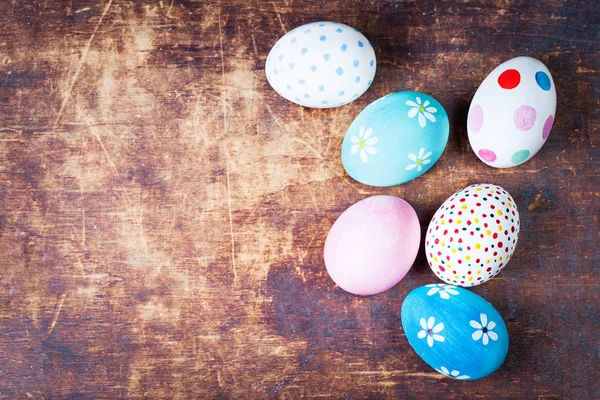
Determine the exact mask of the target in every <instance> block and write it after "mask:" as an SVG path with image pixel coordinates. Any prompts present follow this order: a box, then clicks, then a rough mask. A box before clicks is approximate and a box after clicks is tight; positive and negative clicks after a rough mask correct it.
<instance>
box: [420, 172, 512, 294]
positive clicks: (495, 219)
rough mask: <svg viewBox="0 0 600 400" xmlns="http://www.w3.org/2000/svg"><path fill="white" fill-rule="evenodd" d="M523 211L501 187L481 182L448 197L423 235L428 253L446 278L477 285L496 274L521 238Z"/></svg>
mask: <svg viewBox="0 0 600 400" xmlns="http://www.w3.org/2000/svg"><path fill="white" fill-rule="evenodd" d="M519 226H520V221H519V211H518V210H517V205H516V204H515V201H514V200H513V198H512V197H511V195H510V194H509V193H508V192H507V191H506V190H504V189H502V188H501V187H500V186H496V185H491V184H485V183H480V184H476V185H471V186H467V187H466V188H464V189H462V190H460V191H458V192H456V193H454V194H453V195H452V196H450V197H449V198H448V199H447V200H446V201H445V202H444V203H443V204H442V205H441V206H440V208H439V209H438V210H437V212H436V213H435V215H434V216H433V218H432V219H431V222H430V223H429V227H428V228H427V234H426V236H425V254H426V255H427V261H428V262H429V266H430V267H431V269H432V270H433V272H434V273H435V274H436V275H437V276H438V278H440V279H441V280H443V281H444V282H447V283H450V284H453V285H459V286H476V285H479V284H481V283H483V282H487V281H488V280H490V279H491V278H492V277H494V276H495V275H497V274H498V273H499V272H500V271H501V270H502V268H504V266H506V263H508V261H509V260H510V258H511V257H512V255H513V253H514V251H515V247H516V245H517V240H518V238H519Z"/></svg>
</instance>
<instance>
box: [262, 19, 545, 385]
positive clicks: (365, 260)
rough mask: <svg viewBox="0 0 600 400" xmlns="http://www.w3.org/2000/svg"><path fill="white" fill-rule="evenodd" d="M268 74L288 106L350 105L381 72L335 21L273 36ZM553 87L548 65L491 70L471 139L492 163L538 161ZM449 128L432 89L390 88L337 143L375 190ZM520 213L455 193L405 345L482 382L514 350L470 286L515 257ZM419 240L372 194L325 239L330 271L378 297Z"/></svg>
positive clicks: (481, 195)
mask: <svg viewBox="0 0 600 400" xmlns="http://www.w3.org/2000/svg"><path fill="white" fill-rule="evenodd" d="M265 71H266V74H267V79H268V81H269V83H270V84H271V86H272V87H273V89H275V90H276V91H277V92H278V93H279V94H280V95H282V96H283V97H284V98H286V99H287V100H289V101H291V102H294V103H296V104H299V105H302V106H305V107H313V108H330V107H337V106H341V105H344V104H348V103H350V102H352V101H353V100H355V99H356V98H358V97H359V96H360V95H362V94H363V93H364V92H365V91H366V90H367V89H368V88H369V86H370V85H371V82H372V81H373V79H374V77H375V71H376V58H375V52H374V50H373V47H372V45H371V43H370V42H369V40H368V39H367V38H366V37H365V36H364V35H362V34H361V33H360V32H358V31H357V30H356V29H354V28H352V27H349V26H347V25H344V24H340V23H335V22H314V23H309V24H306V25H303V26H300V27H298V28H296V29H294V30H292V31H290V32H288V33H287V34H286V35H285V36H283V37H282V38H281V39H279V40H278V41H277V43H276V44H275V45H274V46H273V48H272V49H271V51H270V53H269V55H268V57H267V61H266V65H265ZM555 111H556V90H555V87H554V82H553V80H552V76H551V74H550V71H549V70H548V69H547V68H546V67H545V66H544V64H542V63H541V62H540V61H538V60H536V59H533V58H530V57H517V58H513V59H511V60H509V61H506V62H504V63H503V64H501V65H499V66H498V67H497V68H495V69H494V70H493V71H492V72H491V73H490V74H489V75H488V76H487V77H486V78H485V79H484V80H483V82H482V83H481V85H480V86H479V89H478V90H477V92H476V93H475V95H474V97H473V100H472V102H471V106H470V108H469V114H468V117H467V132H468V136H469V142H470V144H471V147H472V149H473V151H474V152H475V154H476V155H477V157H479V159H480V160H481V161H483V162H484V163H486V164H487V165H489V166H492V167H496V168H508V167H513V166H516V165H519V164H521V163H523V162H525V161H527V160H529V159H530V158H531V157H533V156H534V155H535V154H536V153H537V152H538V151H539V150H540V148H541V147H542V145H543V144H544V142H545V141H546V139H547V138H548V135H549V134H550V130H551V128H552V124H553V122H554V115H555ZM449 132H450V123H449V120H448V114H447V113H446V111H445V110H444V108H443V107H442V105H441V104H440V103H439V102H438V101H437V100H436V99H434V98H433V97H432V96H429V95H427V94H425V93H419V92H410V91H404V92H397V93H391V94H388V95H387V96H384V97H382V98H380V99H377V100H376V101H374V102H373V103H371V104H369V105H368V106H367V107H365V109H363V110H362V111H361V112H360V113H359V114H358V116H357V117H356V118H355V119H354V121H353V122H352V123H351V124H350V127H349V128H348V131H347V132H346V135H345V137H344V140H343V143H342V148H341V159H342V164H343V166H344V169H345V170H346V172H347V173H348V175H350V176H351V177H352V178H353V179H355V180H357V181H358V182H361V183H363V184H366V185H371V186H393V185H399V184H402V183H405V182H408V181H411V180H413V179H415V178H418V177H419V176H421V175H423V174H424V173H425V172H427V171H428V170H429V169H430V168H432V166H433V165H434V164H435V163H436V162H437V161H438V159H439V158H440V157H441V155H442V153H443V152H444V149H445V147H446V144H447V142H448V136H449ZM519 227H520V222H519V213H518V210H517V206H516V204H515V202H514V200H513V198H512V197H511V195H510V194H509V193H508V192H507V191H506V190H504V189H503V188H501V187H500V186H497V185H493V184H475V185H471V186H468V187H466V188H463V189H461V190H459V191H458V192H456V193H454V194H453V195H452V196H450V197H449V198H448V199H447V200H446V201H445V202H444V203H443V204H442V205H441V206H440V207H439V209H438V210H437V212H436V213H435V215H434V216H433V218H432V219H431V222H430V223H429V226H428V228H427V232H426V234H425V243H424V247H425V254H426V257H427V260H428V263H429V266H430V267H431V269H432V271H433V272H434V273H435V275H436V276H437V277H438V278H439V279H441V280H442V281H443V282H444V283H433V284H429V285H426V286H423V287H420V288H417V289H415V290H413V291H412V292H410V293H409V295H408V296H407V297H406V299H405V300H404V302H403V305H402V309H401V320H402V326H403V329H404V332H405V334H406V337H407V339H408V342H409V343H410V345H411V346H412V347H413V349H414V350H415V351H416V352H417V354H418V355H419V356H420V357H421V358H422V359H423V360H424V361H425V362H426V363H427V364H429V365H430V366H431V367H432V368H434V369H436V370H437V371H438V372H440V373H441V374H444V375H446V376H448V377H451V378H455V379H459V380H473V379H478V378H482V377H485V376H487V375H489V374H491V373H492V372H494V371H495V370H497V369H498V368H499V367H500V366H501V365H502V363H503V362H504V359H505V358H506V355H507V352H508V342H509V338H508V331H507V329H506V325H505V323H504V321H503V319H502V317H501V316H500V314H499V313H498V312H497V311H496V309H495V308H494V307H493V306H492V305H491V304H490V303H488V302H487V301H486V300H484V299H483V298H481V297H480V296H478V295H476V294H474V293H472V292H470V291H468V290H466V289H463V288H462V287H470V286H475V285H479V284H481V283H484V282H487V281H488V280H490V279H491V278H492V277H494V276H495V275H497V274H498V273H499V272H500V271H501V270H502V269H503V268H504V267H505V266H506V264H507V263H508V261H509V260H510V258H511V257H512V255H513V253H514V251H515V247H516V244H517V240H518V237H519ZM420 243H421V228H420V223H419V220H418V217H417V214H416V212H415V211H414V209H413V208H412V206H411V205H410V204H409V203H407V202H406V201H404V200H403V199H400V198H397V197H392V196H373V197H368V198H366V199H363V200H361V201H359V202H358V203H356V204H354V205H352V206H351V207H349V208H348V209H347V210H346V211H344V212H343V213H342V214H341V215H340V217H339V218H338V219H337V220H336V222H335V223H334V224H333V226H332V227H331V229H330V231H329V234H328V236H327V239H326V242H325V249H324V260H325V266H326V268H327V272H328V273H329V275H330V277H331V278H332V279H333V281H334V282H335V283H336V284H337V285H338V286H339V287H340V288H342V289H344V290H346V291H348V292H350V293H353V294H356V295H373V294H377V293H381V292H383V291H385V290H387V289H390V288H391V287H393V286H394V285H396V284H397V283H398V282H400V280H402V278H403V277H404V276H405V275H406V274H407V272H408V271H409V269H410V268H411V267H412V265H413V263H414V261H415V258H416V256H417V253H418V251H419V247H420Z"/></svg>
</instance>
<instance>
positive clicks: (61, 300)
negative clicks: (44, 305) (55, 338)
mask: <svg viewBox="0 0 600 400" xmlns="http://www.w3.org/2000/svg"><path fill="white" fill-rule="evenodd" d="M66 298H67V293H66V292H65V293H63V294H61V295H60V300H59V301H58V307H56V312H55V313H54V318H53V319H52V323H51V324H50V327H49V328H48V332H47V334H46V335H47V336H50V334H51V333H52V331H53V330H54V327H55V326H56V322H57V321H58V317H59V316H60V311H61V310H62V308H63V304H64V303H65V299H66Z"/></svg>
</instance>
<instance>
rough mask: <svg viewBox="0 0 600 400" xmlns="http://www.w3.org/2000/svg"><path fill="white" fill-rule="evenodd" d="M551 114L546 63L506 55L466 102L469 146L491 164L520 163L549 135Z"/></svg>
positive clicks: (551, 89) (552, 98) (552, 101)
mask: <svg viewBox="0 0 600 400" xmlns="http://www.w3.org/2000/svg"><path fill="white" fill-rule="evenodd" d="M555 114H556V89H555V86H554V81H553V80H552V75H551V74H550V71H549V70H548V68H546V66H545V65H544V64H543V63H542V62H540V61H538V60H536V59H535V58H531V57H516V58H513V59H511V60H508V61H506V62H504V63H502V64H500V65H499V66H498V67H496V69H494V70H493V71H492V72H491V73H490V74H489V75H488V76H487V77H486V78H485V79H484V80H483V82H482V83H481V85H480V86H479V88H478V89H477V92H476V93H475V96H474V97H473V100H472V101H471V107H470V108H469V115H468V117H467V132H468V134H469V142H470V143H471V148H472V149H473V151H474V152H475V154H476V155H477V157H479V159H480V160H481V161H483V162H484V163H486V164H487V165H489V166H492V167H496V168H509V167H514V166H515V165H519V164H522V163H524V162H525V161H527V160H529V159H530V158H531V157H533V156H534V155H535V154H536V153H537V152H538V151H539V150H540V148H541V147H542V145H543V144H544V143H545V142H546V139H548V135H550V130H551V129H552V124H553V123H554V118H555Z"/></svg>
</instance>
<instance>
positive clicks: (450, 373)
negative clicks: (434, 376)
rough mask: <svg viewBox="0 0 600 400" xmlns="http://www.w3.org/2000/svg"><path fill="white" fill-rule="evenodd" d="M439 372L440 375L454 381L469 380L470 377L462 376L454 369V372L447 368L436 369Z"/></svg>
mask: <svg viewBox="0 0 600 400" xmlns="http://www.w3.org/2000/svg"><path fill="white" fill-rule="evenodd" d="M435 370H436V371H437V372H439V373H440V374H443V375H446V376H449V377H450V378H454V379H460V380H464V379H469V378H470V376H469V375H461V374H460V372H459V371H457V370H455V369H453V370H452V371H450V370H448V368H446V367H443V366H442V367H440V369H437V368H436V369H435Z"/></svg>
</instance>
